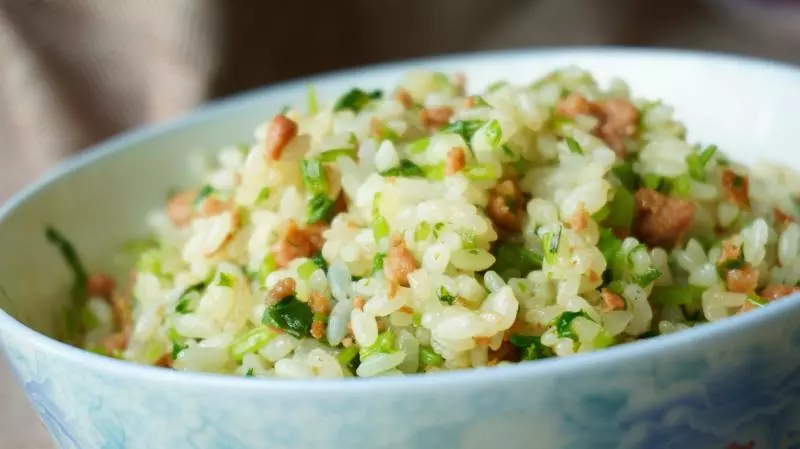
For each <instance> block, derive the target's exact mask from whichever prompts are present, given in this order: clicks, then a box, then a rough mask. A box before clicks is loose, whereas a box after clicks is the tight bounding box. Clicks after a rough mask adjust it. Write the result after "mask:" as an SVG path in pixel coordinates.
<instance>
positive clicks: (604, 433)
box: [0, 50, 800, 449]
mask: <svg viewBox="0 0 800 449" xmlns="http://www.w3.org/2000/svg"><path fill="white" fill-rule="evenodd" d="M571 63H578V64H580V65H582V66H585V67H587V68H589V69H590V70H592V71H593V72H596V73H599V74H600V75H602V77H603V79H608V78H609V77H610V76H612V75H618V76H622V77H624V78H626V79H628V80H630V81H631V87H632V88H633V89H634V91H636V92H641V94H642V95H645V96H649V97H656V98H658V97H661V98H665V99H667V100H668V102H669V103H671V104H674V105H675V106H676V110H677V111H678V112H679V115H680V116H681V117H682V118H684V119H685V121H686V122H687V125H688V126H689V129H691V130H695V129H697V130H698V131H699V133H700V134H699V135H694V137H693V138H696V139H699V140H701V141H703V140H708V141H714V142H717V143H719V144H720V147H721V148H725V149H726V151H731V152H732V153H733V154H734V156H735V157H736V158H737V159H740V160H741V161H742V162H754V159H755V158H756V156H759V155H760V156H764V157H769V158H771V159H775V160H779V161H782V162H785V163H793V161H794V160H795V159H796V155H795V154H794V153H793V151H794V148H796V142H797V139H796V131H795V130H796V105H797V104H798V103H800V89H797V86H798V85H800V72H798V71H794V70H787V69H785V68H780V67H778V68H774V67H772V66H770V65H769V64H764V63H752V62H747V61H745V60H741V59H738V58H724V57H723V58H721V57H719V56H710V55H697V54H695V55H682V54H680V53H669V52H667V53H658V52H637V51H628V50H616V51H601V50H583V51H574V50H573V51H555V52H550V53H546V54H539V55H538V56H537V53H536V52H530V53H528V52H521V53H517V54H511V55H503V54H489V55H486V56H479V57H476V56H473V57H468V58H453V59H445V60H434V61H428V62H425V63H424V65H426V66H429V67H431V66H432V67H435V68H437V69H440V70H458V69H463V70H465V71H466V72H467V73H469V74H470V77H471V78H470V79H471V81H472V80H473V78H472V75H473V74H474V75H475V79H474V82H475V83H476V84H486V83H488V82H489V81H492V80H494V79H497V78H500V77H503V76H504V74H507V75H508V76H509V77H510V79H511V81H522V82H524V81H525V80H528V79H529V78H530V77H531V76H535V75H538V74H541V73H544V72H545V71H546V70H550V69H552V68H553V67H557V66H563V65H566V64H571ZM415 64H416V65H423V63H422V62H417V63H414V64H404V65H399V66H396V67H388V68H383V69H380V70H369V71H363V72H358V71H356V72H352V73H349V74H347V75H346V76H344V75H341V74H340V75H338V76H331V77H326V78H324V79H320V80H319V81H320V82H319V84H317V88H318V92H319V93H320V94H321V95H322V94H325V93H327V94H329V95H328V96H333V95H335V93H336V92H341V91H343V90H344V89H346V88H348V87H350V86H352V85H354V84H355V85H362V86H372V85H376V86H386V85H391V84H392V83H393V82H394V81H395V80H396V78H397V77H398V76H399V74H400V73H401V72H403V71H405V70H407V69H408V68H409V67H411V66H413V65H415ZM754 80H756V81H758V82H757V83H755V85H756V87H753V85H754ZM731 92H735V94H736V95H732V94H731ZM303 98H304V83H301V82H298V83H295V84H292V85H287V86H281V87H278V88H275V89H274V90H272V91H265V92H264V93H261V94H257V95H252V96H248V97H245V98H244V99H238V100H235V101H234V102H229V103H226V104H225V105H223V106H216V107H212V108H208V109H205V110H204V111H200V112H199V113H195V114H193V115H192V116H191V117H189V118H185V119H182V120H180V121H178V122H177V123H176V124H173V125H170V127H169V128H157V129H155V130H154V131H152V130H151V131H147V132H146V133H145V134H144V135H142V134H138V135H135V136H129V137H126V138H124V139H123V140H117V141H114V142H112V143H109V144H106V145H104V146H103V147H102V148H101V150H102V151H100V152H98V153H95V154H96V155H99V156H97V157H95V156H87V157H86V158H84V159H83V160H82V161H83V162H80V163H75V164H73V165H71V166H68V167H67V169H64V170H62V171H61V172H56V173H55V174H54V175H52V176H51V177H50V178H49V181H48V182H47V183H45V184H42V185H40V186H39V187H37V190H35V191H32V192H30V193H29V195H28V196H25V197H24V198H23V199H21V200H18V201H17V203H15V205H13V206H10V207H7V208H5V209H4V210H2V211H0V290H2V291H0V306H3V308H4V309H5V310H6V311H8V312H9V313H13V314H14V316H15V317H16V318H18V319H20V320H21V321H23V322H25V324H27V325H30V326H31V327H33V328H35V329H37V330H42V329H45V328H46V326H45V325H44V324H41V325H40V324H37V323H36V319H37V317H42V318H48V317H45V316H44V315H45V314H44V313H42V311H43V310H55V309H54V308H53V307H55V306H56V305H57V304H55V303H53V302H47V301H48V299H47V298H53V297H54V295H56V294H57V293H58V292H57V290H58V288H59V286H64V285H68V282H69V281H70V278H69V273H68V271H67V270H66V268H65V267H63V264H62V263H61V261H60V260H58V259H57V258H55V257H53V251H52V248H50V247H49V246H48V245H47V244H46V242H45V241H44V239H43V238H42V235H41V229H43V227H44V226H45V225H46V224H49V223H58V224H59V226H61V228H62V230H65V231H66V233H67V234H68V235H70V236H71V237H72V238H73V242H74V243H76V246H77V247H78V248H81V250H82V254H83V255H84V261H86V262H88V264H89V265H90V266H101V265H100V264H102V262H103V261H104V260H105V259H107V254H108V253H109V251H110V249H111V248H116V247H117V246H116V245H117V244H119V243H121V242H122V241H124V238H126V236H130V235H136V234H135V232H136V231H137V229H135V228H136V227H137V226H139V223H140V222H141V217H142V216H144V214H145V213H146V211H147V210H148V209H149V207H150V206H152V205H153V204H158V202H159V201H163V192H165V191H166V190H167V189H168V187H169V183H171V182H177V177H180V176H184V177H185V178H183V179H180V182H187V183H188V182H190V180H189V179H186V176H187V175H186V174H185V173H184V172H185V170H184V168H185V167H183V165H182V164H183V161H185V158H186V156H187V155H189V154H190V153H191V152H193V151H194V149H193V148H192V146H197V145H198V143H202V145H200V146H201V147H202V149H204V150H208V151H211V150H213V149H214V148H218V147H219V146H221V145H222V144H224V143H228V142H232V141H236V140H235V139H238V138H241V137H242V136H246V135H247V133H249V132H250V130H252V128H253V127H254V126H255V124H257V123H259V122H261V121H263V119H264V117H268V116H270V115H271V114H272V113H274V112H275V111H277V110H278V109H279V107H280V105H282V104H294V103H299V102H302V101H303ZM754 116H757V118H758V120H757V123H755V124H756V125H758V126H753V125H754V121H753V120H754V119H753V117H754ZM734 129H735V130H737V131H736V132H735V133H734V132H731V130H734ZM692 132H694V131H692ZM753 148H758V149H759V153H758V154H756V152H753V151H751V150H752V149H753ZM762 149H763V151H761V150H762ZM154 161H155V163H154ZM143 174H146V179H145V180H144V181H146V182H143V179H142V178H143ZM123 206H124V207H123ZM75 210H80V211H82V213H81V214H76V213H75ZM4 296H5V297H7V298H15V300H16V308H18V309H20V310H17V311H14V310H12V307H10V306H11V300H10V299H6V300H4V299H3V298H4ZM4 301H5V303H4ZM766 309H767V310H763V311H758V312H753V313H752V314H746V315H745V316H741V317H734V318H731V319H730V320H727V321H726V322H724V323H719V324H714V325H709V326H701V327H700V329H691V330H687V331H685V332H682V333H679V334H678V335H676V336H670V337H664V338H657V339H654V340H652V341H647V342H641V343H632V344H630V345H627V346H628V347H620V348H612V349H609V350H607V351H604V352H602V353H600V354H593V355H582V356H578V357H575V358H574V359H570V360H559V361H550V360H548V361H542V362H538V363H530V364H525V365H523V366H515V367H508V368H494V369H491V370H485V371H482V372H481V371H472V372H464V373H448V374H432V375H430V376H424V377H420V378H419V379H389V378H385V379H375V380H363V381H354V382H350V381H344V382H340V383H336V384H331V383H326V382H323V383H314V382H309V383H304V382H296V381H285V382H284V381H279V380H265V379H233V378H229V377H215V376H205V375H184V374H182V373H175V372H171V371H168V370H159V369H157V368H147V367H136V366H132V365H128V364H123V363H120V362H115V361H107V360H105V359H102V358H101V357H99V356H95V355H92V354H88V353H84V352H82V351H77V350H75V349H70V348H68V347H66V346H65V345H61V344H59V343H56V342H54V341H52V340H48V339H47V338H45V337H43V336H41V335H37V334H35V333H34V332H33V331H31V330H30V329H27V328H25V327H24V326H22V325H21V324H19V323H17V322H16V321H14V319H12V318H10V317H9V315H7V314H6V313H5V312H3V311H0V348H3V350H4V352H5V354H6V356H7V358H8V360H9V362H10V365H11V367H12V369H13V370H14V372H15V373H16V375H17V377H18V379H19V381H20V383H21V385H22V386H23V388H24V390H25V392H26V394H27V396H28V398H29V399H30V401H31V402H32V404H33V405H34V407H35V408H36V410H37V412H38V413H39V415H40V416H41V418H42V420H43V421H44V423H45V424H46V426H47V428H48V429H49V431H50V433H51V434H52V436H53V438H54V440H55V441H56V442H57V444H58V445H59V447H61V448H64V449H74V448H80V449H95V448H111V449H116V448H132V449H139V448H142V449H145V448H147V449H150V448H158V449H160V448H173V449H189V448H197V449H239V448H274V449H326V448H347V449H394V448H398V449H399V448H404V449H405V448H423V449H428V448H431V449H432V448H437V449H438V448H442V449H451V448H453V449H456V448H470V449H471V448H474V449H485V448H497V449H505V448H509V449H511V448H526V449H528V448H543V449H561V448H563V449H582V448H587V449H606V448H607V449H618V448H642V449H645V448H646V449H652V448H680V449H693V448H697V449H701V448H702V449H705V448H709V449H737V448H749V449H753V448H756V449H773V448H779V449H784V448H789V449H800V299H798V298H794V299H785V300H782V301H780V304H775V305H770V306H769V307H767V308H766ZM695 336H696V338H695ZM0 441H2V439H1V438H0Z"/></svg>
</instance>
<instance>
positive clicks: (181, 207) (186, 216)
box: [167, 190, 197, 227]
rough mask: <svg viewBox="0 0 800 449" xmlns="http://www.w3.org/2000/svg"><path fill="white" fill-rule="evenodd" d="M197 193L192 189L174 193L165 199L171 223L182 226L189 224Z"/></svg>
mask: <svg viewBox="0 0 800 449" xmlns="http://www.w3.org/2000/svg"><path fill="white" fill-rule="evenodd" d="M196 195H197V194H196V193H195V192H194V191H192V190H187V191H185V192H181V193H176V194H175V195H172V196H171V197H170V199H169V201H167V216H168V217H169V219H170V221H172V224H174V225H175V226H178V227H183V226H186V225H187V224H189V222H190V221H191V220H192V215H193V214H194V198H195V196H196Z"/></svg>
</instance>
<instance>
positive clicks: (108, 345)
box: [98, 331, 130, 355]
mask: <svg viewBox="0 0 800 449" xmlns="http://www.w3.org/2000/svg"><path fill="white" fill-rule="evenodd" d="M129 336H130V332H126V331H120V332H116V333H114V334H111V335H108V336H106V337H103V338H102V339H100V341H99V342H98V344H99V345H100V347H101V348H103V350H104V351H105V353H106V354H109V355H113V354H114V353H115V352H117V351H122V350H124V349H125V348H126V347H127V346H128V337H129Z"/></svg>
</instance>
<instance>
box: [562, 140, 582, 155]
mask: <svg viewBox="0 0 800 449" xmlns="http://www.w3.org/2000/svg"><path fill="white" fill-rule="evenodd" d="M564 141H565V142H567V147H568V148H569V151H570V152H571V153H575V154H584V153H583V147H581V144H579V143H578V141H577V140H575V139H573V138H572V137H569V136H565V137H564Z"/></svg>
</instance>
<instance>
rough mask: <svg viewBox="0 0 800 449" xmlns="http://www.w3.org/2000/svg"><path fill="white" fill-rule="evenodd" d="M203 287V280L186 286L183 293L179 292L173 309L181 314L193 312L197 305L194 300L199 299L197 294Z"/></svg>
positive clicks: (204, 284)
mask: <svg viewBox="0 0 800 449" xmlns="http://www.w3.org/2000/svg"><path fill="white" fill-rule="evenodd" d="M205 288H206V283H205V282H198V283H196V284H193V285H190V286H189V287H186V289H185V290H184V291H183V293H181V296H180V298H178V302H177V304H175V311H176V312H178V313H181V314H186V313H191V312H193V311H194V308H195V306H196V305H197V304H196V302H197V300H198V299H199V295H200V294H201V293H202V292H203V290H204V289H205ZM195 293H196V294H195Z"/></svg>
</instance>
